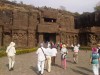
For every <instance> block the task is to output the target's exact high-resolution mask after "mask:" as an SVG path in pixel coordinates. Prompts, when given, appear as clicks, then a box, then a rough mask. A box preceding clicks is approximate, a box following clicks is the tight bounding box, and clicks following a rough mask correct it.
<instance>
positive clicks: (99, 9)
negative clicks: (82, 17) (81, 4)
mask: <svg viewBox="0 0 100 75" xmlns="http://www.w3.org/2000/svg"><path fill="white" fill-rule="evenodd" d="M94 10H95V11H100V2H98V3H97V4H96V7H94Z"/></svg>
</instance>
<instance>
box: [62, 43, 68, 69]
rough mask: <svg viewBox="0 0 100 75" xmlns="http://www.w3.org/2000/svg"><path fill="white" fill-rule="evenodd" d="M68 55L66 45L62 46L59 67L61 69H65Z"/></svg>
mask: <svg viewBox="0 0 100 75" xmlns="http://www.w3.org/2000/svg"><path fill="white" fill-rule="evenodd" d="M67 54H68V50H67V48H66V45H65V44H63V45H62V49H61V66H62V68H64V69H66V67H67V65H66V56H67Z"/></svg>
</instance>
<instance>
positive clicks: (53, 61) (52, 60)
mask: <svg viewBox="0 0 100 75" xmlns="http://www.w3.org/2000/svg"><path fill="white" fill-rule="evenodd" d="M55 58H56V56H53V57H52V58H51V64H52V65H55Z"/></svg>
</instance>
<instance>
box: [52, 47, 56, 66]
mask: <svg viewBox="0 0 100 75" xmlns="http://www.w3.org/2000/svg"><path fill="white" fill-rule="evenodd" d="M51 51H52V57H51V64H52V65H55V59H56V56H57V49H56V47H55V46H53V47H52V49H51Z"/></svg>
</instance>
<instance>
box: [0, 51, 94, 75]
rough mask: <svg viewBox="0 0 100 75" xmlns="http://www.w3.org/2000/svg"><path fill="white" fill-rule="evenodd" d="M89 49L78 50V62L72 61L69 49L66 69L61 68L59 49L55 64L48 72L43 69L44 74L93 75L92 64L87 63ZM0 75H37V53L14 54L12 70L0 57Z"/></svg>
mask: <svg viewBox="0 0 100 75" xmlns="http://www.w3.org/2000/svg"><path fill="white" fill-rule="evenodd" d="M90 54H91V52H90V51H87V52H86V51H80V52H79V63H78V64H74V63H73V52H72V51H69V53H68V57H67V69H66V70H64V69H62V68H61V66H60V65H61V60H60V51H58V54H57V57H56V65H55V66H52V70H51V72H50V73H48V72H47V70H45V71H44V75H93V73H92V65H91V64H89V58H90ZM0 75H38V74H37V55H36V54H35V52H32V53H27V54H22V55H16V63H15V67H14V71H9V70H8V58H7V57H2V58H0Z"/></svg>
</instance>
